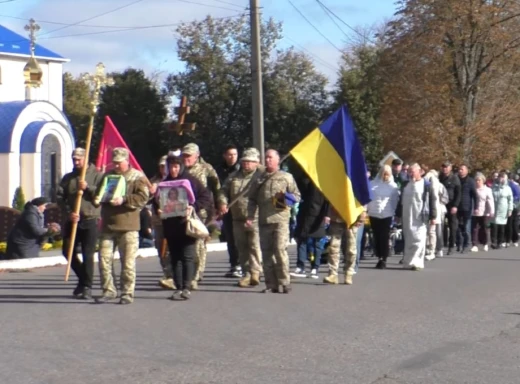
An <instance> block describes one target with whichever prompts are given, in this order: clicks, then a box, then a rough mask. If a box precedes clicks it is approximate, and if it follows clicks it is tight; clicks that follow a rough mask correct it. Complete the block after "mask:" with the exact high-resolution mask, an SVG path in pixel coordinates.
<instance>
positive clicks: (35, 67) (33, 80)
mask: <svg viewBox="0 0 520 384" xmlns="http://www.w3.org/2000/svg"><path fill="white" fill-rule="evenodd" d="M23 75H24V77H25V85H31V86H33V87H39V86H40V85H41V83H42V76H43V71H42V69H41V68H40V65H39V64H38V62H37V61H36V59H35V58H34V56H31V58H30V59H29V62H28V63H27V64H26V65H25V67H24V69H23Z"/></svg>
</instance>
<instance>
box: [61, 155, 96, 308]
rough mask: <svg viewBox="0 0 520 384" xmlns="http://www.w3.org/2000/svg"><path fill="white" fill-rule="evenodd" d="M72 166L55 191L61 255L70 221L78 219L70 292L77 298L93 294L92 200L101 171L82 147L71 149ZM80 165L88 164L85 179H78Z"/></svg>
mask: <svg viewBox="0 0 520 384" xmlns="http://www.w3.org/2000/svg"><path fill="white" fill-rule="evenodd" d="M72 162H73V163H74V169H73V170H72V172H70V173H67V174H66V175H65V176H63V178H62V179H61V182H60V185H59V186H58V191H57V201H58V205H59V206H60V207H61V210H62V212H63V217H64V218H65V220H66V221H65V225H64V231H63V247H62V251H63V256H65V257H67V255H68V251H69V247H70V246H71V244H70V235H71V231H72V224H73V223H78V227H77V232H76V239H75V242H74V244H73V245H72V247H73V248H72V249H73V251H72V263H71V268H72V270H73V271H74V273H75V274H76V276H77V277H78V285H77V286H76V289H74V292H73V295H74V297H76V298H78V299H83V300H89V299H91V298H92V280H93V277H94V253H96V245H97V240H98V221H99V215H100V209H99V207H96V206H95V205H94V204H93V201H94V197H95V193H96V190H97V188H98V187H99V184H100V183H101V179H102V177H103V175H102V174H101V173H99V172H98V170H97V169H96V166H95V165H94V164H88V159H86V158H85V150H84V149H83V148H76V149H74V151H73V152H72ZM83 167H87V171H86V173H85V180H83V181H81V180H79V177H80V174H81V171H82V169H83ZM79 190H81V191H83V195H82V196H81V206H80V209H79V214H76V213H75V212H74V208H75V205H76V197H77V195H78V191H79ZM78 245H81V254H82V257H83V261H81V260H80V259H79V258H78V253H77V247H78Z"/></svg>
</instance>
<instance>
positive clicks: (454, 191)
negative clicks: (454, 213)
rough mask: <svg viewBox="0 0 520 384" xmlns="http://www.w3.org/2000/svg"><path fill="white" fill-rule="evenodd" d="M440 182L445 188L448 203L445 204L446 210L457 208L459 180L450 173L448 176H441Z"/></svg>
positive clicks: (458, 203) (458, 202) (459, 195)
mask: <svg viewBox="0 0 520 384" xmlns="http://www.w3.org/2000/svg"><path fill="white" fill-rule="evenodd" d="M439 180H440V182H441V183H442V184H443V185H444V186H445V187H446V190H447V191H448V196H449V197H450V201H449V202H448V204H446V208H448V210H450V208H453V207H457V208H458V207H459V205H460V197H461V193H460V188H461V187H460V179H459V177H458V176H457V175H454V174H453V173H450V174H449V175H448V176H445V175H444V174H441V176H440V178H439Z"/></svg>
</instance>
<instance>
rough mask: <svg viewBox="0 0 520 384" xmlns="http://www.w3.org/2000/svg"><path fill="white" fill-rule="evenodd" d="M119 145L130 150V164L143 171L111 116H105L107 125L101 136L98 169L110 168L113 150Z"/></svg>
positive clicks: (97, 161)
mask: <svg viewBox="0 0 520 384" xmlns="http://www.w3.org/2000/svg"><path fill="white" fill-rule="evenodd" d="M117 147H122V148H126V149H128V152H129V153H130V165H131V166H132V168H134V169H137V170H139V171H141V172H143V170H142V168H141V166H140V165H139V163H138V162H137V160H136V159H135V157H134V155H133V154H132V151H130V148H128V145H126V143H125V141H124V140H123V138H122V137H121V135H120V133H119V131H118V130H117V128H116V126H115V125H114V123H113V122H112V120H111V119H110V117H108V116H105V127H104V128H103V136H102V137H101V143H99V151H98V156H97V160H96V168H97V169H98V171H101V172H106V171H108V170H110V167H111V166H112V150H113V149H114V148H117ZM143 173H144V172H143Z"/></svg>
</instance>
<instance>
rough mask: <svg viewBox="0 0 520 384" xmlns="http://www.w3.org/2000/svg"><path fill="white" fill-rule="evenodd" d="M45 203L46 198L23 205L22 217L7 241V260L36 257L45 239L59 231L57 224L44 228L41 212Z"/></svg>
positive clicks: (43, 210) (46, 201)
mask: <svg viewBox="0 0 520 384" xmlns="http://www.w3.org/2000/svg"><path fill="white" fill-rule="evenodd" d="M47 203H48V200H47V199H46V198H44V197H39V198H36V199H34V200H32V201H30V202H28V203H27V204H25V207H24V210H23V212H22V215H21V216H20V218H19V219H18V221H17V222H16V224H15V225H14V227H13V229H12V230H11V232H10V233H9V237H8V239H7V252H6V259H7V260H14V259H29V258H34V257H38V256H39V255H40V247H41V244H42V243H43V241H44V240H45V237H46V236H49V235H50V234H51V233H54V232H57V231H59V228H58V225H57V224H50V225H49V227H47V228H45V227H44V219H43V212H45V208H46V206H47Z"/></svg>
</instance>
